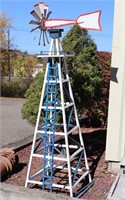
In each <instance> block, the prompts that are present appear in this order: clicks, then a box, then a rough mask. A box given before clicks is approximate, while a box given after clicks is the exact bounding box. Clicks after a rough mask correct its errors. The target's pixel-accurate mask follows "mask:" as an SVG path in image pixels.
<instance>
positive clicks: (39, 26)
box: [31, 26, 40, 32]
mask: <svg viewBox="0 0 125 200" xmlns="http://www.w3.org/2000/svg"><path fill="white" fill-rule="evenodd" d="M38 28H40V26H37V27H35V28H33V29H32V30H31V32H33V31H35V30H36V29H38Z"/></svg>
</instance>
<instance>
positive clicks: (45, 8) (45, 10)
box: [44, 5, 48, 18]
mask: <svg viewBox="0 0 125 200" xmlns="http://www.w3.org/2000/svg"><path fill="white" fill-rule="evenodd" d="M47 13H48V5H44V18H47Z"/></svg>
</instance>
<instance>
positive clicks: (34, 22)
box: [29, 20, 39, 25]
mask: <svg viewBox="0 0 125 200" xmlns="http://www.w3.org/2000/svg"><path fill="white" fill-rule="evenodd" d="M29 24H37V25H39V22H38V21H35V20H31V21H30V23H29Z"/></svg>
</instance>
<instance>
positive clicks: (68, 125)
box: [25, 3, 101, 197]
mask: <svg viewBox="0 0 125 200" xmlns="http://www.w3.org/2000/svg"><path fill="white" fill-rule="evenodd" d="M34 8H35V10H33V11H32V12H31V14H32V15H33V16H34V17H35V19H36V20H31V22H30V24H35V25H36V27H35V28H33V29H32V31H34V30H36V29H40V38H39V44H40V41H41V38H42V37H41V35H43V44H44V45H45V43H46V41H47V42H49V41H48V37H47V32H46V31H48V32H49V35H50V37H51V44H50V50H49V53H48V55H38V57H40V58H42V57H47V58H48V62H47V66H46V72H45V77H44V82H43V88H42V93H41V100H40V105H39V111H38V117H37V122H36V127H35V133H34V139H33V144H32V150H31V155H30V160H29V166H28V171H27V177H26V183H25V187H27V185H28V183H34V184H38V185H41V186H42V188H43V189H49V190H50V191H52V190H53V189H55V188H60V189H62V190H64V189H65V190H66V189H67V190H69V192H70V196H71V197H72V196H79V195H81V194H83V193H84V192H86V190H87V189H89V188H90V187H91V186H92V185H93V181H92V178H91V174H90V170H89V166H88V161H87V156H86V151H85V146H84V142H83V138H82V134H81V129H80V124H79V120H78V116H77V111H76V106H75V102H74V97H73V92H72V88H71V84H70V79H69V75H68V70H67V67H66V63H65V59H64V58H65V57H70V56H72V55H71V54H66V53H65V52H64V51H63V49H62V45H61V41H60V38H61V36H62V31H63V29H58V27H61V26H66V25H69V24H77V25H78V26H79V27H81V28H82V29H91V30H101V27H100V22H99V20H100V14H101V11H96V12H93V13H88V14H83V15H80V16H79V17H78V18H77V19H76V20H65V19H49V16H50V14H51V12H50V11H48V6H47V5H45V4H44V3H38V4H36V5H35V6H34ZM76 138H77V139H76ZM36 159H39V162H40V163H42V164H41V167H40V168H39V169H37V168H36V167H35V168H34V163H35V162H38V161H36ZM35 166H36V165H35ZM84 179H85V180H86V181H87V182H86V181H85V182H86V184H84V183H83V182H84ZM82 184H84V186H83V185H82ZM81 186H82V187H81ZM80 187H81V188H80Z"/></svg>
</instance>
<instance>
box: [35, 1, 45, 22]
mask: <svg viewBox="0 0 125 200" xmlns="http://www.w3.org/2000/svg"><path fill="white" fill-rule="evenodd" d="M34 8H35V11H36V13H37V15H38V16H39V17H40V19H42V17H43V12H44V3H43V2H40V3H38V4H35V5H34Z"/></svg>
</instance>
